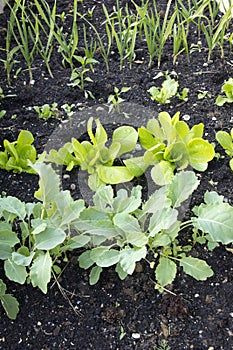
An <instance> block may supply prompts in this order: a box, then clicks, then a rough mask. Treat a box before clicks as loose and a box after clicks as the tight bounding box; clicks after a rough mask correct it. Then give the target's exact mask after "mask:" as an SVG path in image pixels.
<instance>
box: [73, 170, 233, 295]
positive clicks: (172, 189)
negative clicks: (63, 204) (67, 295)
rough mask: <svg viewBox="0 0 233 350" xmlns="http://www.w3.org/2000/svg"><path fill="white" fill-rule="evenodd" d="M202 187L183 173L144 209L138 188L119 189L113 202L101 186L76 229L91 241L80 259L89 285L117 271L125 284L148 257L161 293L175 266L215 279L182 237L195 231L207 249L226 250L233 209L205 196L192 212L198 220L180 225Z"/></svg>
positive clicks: (199, 277)
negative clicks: (184, 209)
mask: <svg viewBox="0 0 233 350" xmlns="http://www.w3.org/2000/svg"><path fill="white" fill-rule="evenodd" d="M198 184H199V181H198V180H197V177H196V175H195V174H194V173H193V172H191V171H187V172H185V171H182V172H180V173H178V174H176V175H175V177H174V178H173V180H172V182H171V183H170V184H169V185H167V186H163V187H161V188H160V189H159V190H156V191H155V192H154V193H153V194H152V195H151V197H150V198H149V199H148V200H147V201H146V202H145V203H142V200H141V188H140V186H137V187H134V188H133V189H132V191H131V193H130V194H128V193H127V191H126V190H125V189H121V190H119V191H118V192H117V194H116V196H115V197H114V194H113V189H112V187H111V186H101V187H100V188H99V189H98V190H97V192H96V194H95V195H94V197H93V202H94V205H93V206H92V207H89V208H88V209H86V210H85V211H83V212H82V213H81V214H80V216H79V222H77V224H76V228H77V229H79V230H81V232H83V233H85V234H87V235H88V236H89V237H90V241H89V243H88V247H87V248H88V249H86V250H85V251H84V252H83V253H82V254H81V255H80V256H79V258H78V261H79V265H80V267H82V268H84V269H89V268H90V267H91V271H90V277H89V278H90V284H95V283H97V282H98V280H99V277H100V274H101V272H102V271H103V268H105V267H109V266H114V265H115V271H116V272H117V274H118V276H119V278H120V279H122V280H123V279H124V278H126V276H127V275H132V274H133V272H134V270H135V267H136V262H138V261H140V260H142V259H145V258H146V257H147V254H148V252H150V253H153V255H154V260H153V261H151V262H150V266H151V267H152V268H155V279H156V283H157V287H158V289H159V290H161V291H162V290H163V288H164V287H166V286H167V285H168V284H171V283H172V282H173V281H174V279H175V277H176V274H177V265H179V266H180V267H182V268H183V270H184V272H185V273H186V274H188V275H190V276H192V277H193V278H195V279H197V280H206V279H207V278H208V277H211V276H212V275H213V271H212V269H211V268H210V266H209V265H208V264H207V263H206V262H205V261H204V260H201V259H199V258H194V257H192V256H191V255H190V251H191V249H192V246H190V243H189V244H185V243H184V242H183V243H181V242H180V237H181V235H182V234H181V231H182V230H186V229H187V227H193V230H194V231H195V232H197V231H198V232H199V233H200V234H202V235H203V236H204V237H205V240H206V242H208V246H209V245H212V247H213V245H215V246H216V245H218V242H220V243H222V244H228V243H230V242H232V241H233V232H232V225H233V207H232V206H230V205H229V204H228V203H224V202H223V197H221V196H219V195H218V194H217V193H216V192H206V194H205V203H203V204H201V205H200V206H199V207H195V208H194V216H193V217H191V219H190V220H188V221H185V222H180V221H179V219H178V214H179V210H180V207H181V205H182V203H183V202H184V201H185V200H186V199H188V198H189V196H190V195H191V194H192V193H193V191H194V190H195V189H196V188H197V186H198ZM182 237H183V235H182ZM147 259H148V258H147Z"/></svg>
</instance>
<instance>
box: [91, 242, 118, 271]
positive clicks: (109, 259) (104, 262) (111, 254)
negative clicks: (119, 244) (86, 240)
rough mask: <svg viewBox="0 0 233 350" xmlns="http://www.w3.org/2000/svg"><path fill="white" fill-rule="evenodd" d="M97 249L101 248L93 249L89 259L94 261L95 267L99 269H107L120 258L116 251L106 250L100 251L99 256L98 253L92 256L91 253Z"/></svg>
mask: <svg viewBox="0 0 233 350" xmlns="http://www.w3.org/2000/svg"><path fill="white" fill-rule="evenodd" d="M98 248H101V247H97V248H94V249H93V250H92V251H91V255H90V257H91V259H92V260H94V261H95V263H96V265H98V266H100V267H109V266H112V265H115V264H117V263H118V261H119V258H120V252H119V251H118V250H116V249H108V248H107V249H105V250H104V251H102V252H101V251H100V252H99V254H98V252H95V255H93V254H92V253H93V251H94V250H96V249H97V250H98Z"/></svg>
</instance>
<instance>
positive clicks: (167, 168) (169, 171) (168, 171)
mask: <svg viewBox="0 0 233 350" xmlns="http://www.w3.org/2000/svg"><path fill="white" fill-rule="evenodd" d="M173 169H174V166H173V165H172V164H171V163H170V162H167V161H164V160H162V161H161V162H159V163H158V164H156V165H154V166H153V168H152V169H151V177H152V179H153V181H154V182H155V183H156V184H157V185H160V186H163V185H166V184H169V183H170V182H171V181H172V179H173V177H174V170H173Z"/></svg>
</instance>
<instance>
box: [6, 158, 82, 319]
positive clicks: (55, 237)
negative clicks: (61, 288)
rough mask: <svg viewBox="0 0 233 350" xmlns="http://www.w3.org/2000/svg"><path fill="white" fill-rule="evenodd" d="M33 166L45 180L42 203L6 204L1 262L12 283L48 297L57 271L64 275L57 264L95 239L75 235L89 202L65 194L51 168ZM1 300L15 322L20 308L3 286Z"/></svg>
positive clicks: (12, 199)
mask: <svg viewBox="0 0 233 350" xmlns="http://www.w3.org/2000/svg"><path fill="white" fill-rule="evenodd" d="M31 166H32V172H35V173H38V174H39V177H40V179H39V189H38V190H37V191H36V192H35V199H36V200H37V202H33V203H24V202H21V201H20V200H19V199H17V198H16V197H11V196H8V197H3V198H0V220H1V225H0V226H1V229H0V259H1V260H3V261H4V272H5V275H6V277H7V278H8V279H9V280H11V281H14V282H16V283H19V284H24V283H31V284H32V286H33V287H38V288H40V290H41V291H42V292H43V293H47V286H48V283H49V281H50V280H51V277H52V271H57V270H59V268H58V267H57V265H56V260H57V259H58V258H59V257H65V253H66V251H67V250H72V249H75V248H78V247H82V246H83V245H85V244H87V243H88V241H89V237H84V236H83V235H82V234H79V232H78V233H77V234H75V232H76V231H75V230H74V227H73V224H74V223H75V222H76V221H77V220H78V217H79V215H80V213H81V212H82V211H83V210H84V209H85V205H84V201H83V200H76V201H74V200H73V199H72V197H71V195H70V193H69V191H60V181H59V176H58V175H57V174H56V173H55V171H54V170H53V169H52V167H51V166H50V165H45V164H43V163H37V164H34V165H32V164H31ZM15 223H17V224H15ZM16 228H17V231H15V229H16ZM71 230H72V233H73V235H72V237H71ZM0 299H1V301H2V303H3V306H4V307H5V309H6V311H7V314H8V316H9V317H11V318H15V316H16V314H17V312H18V303H17V302H16V301H15V300H14V299H12V297H10V296H9V295H8V294H5V285H4V284H3V283H1V280H0Z"/></svg>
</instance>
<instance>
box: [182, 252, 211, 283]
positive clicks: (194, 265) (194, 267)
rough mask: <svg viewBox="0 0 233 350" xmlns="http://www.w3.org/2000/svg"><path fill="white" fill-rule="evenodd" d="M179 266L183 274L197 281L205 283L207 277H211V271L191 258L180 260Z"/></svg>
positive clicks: (203, 263)
mask: <svg viewBox="0 0 233 350" xmlns="http://www.w3.org/2000/svg"><path fill="white" fill-rule="evenodd" d="M180 266H181V267H183V269H184V272H185V273H187V274H188V275H190V276H192V277H193V278H195V279H196V280H198V281H205V280H206V279H207V278H208V277H211V276H213V274H214V273H213V270H212V269H211V268H210V266H209V265H208V264H207V263H206V262H205V261H204V260H200V259H197V258H193V257H191V256H188V257H182V258H181V259H180Z"/></svg>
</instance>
